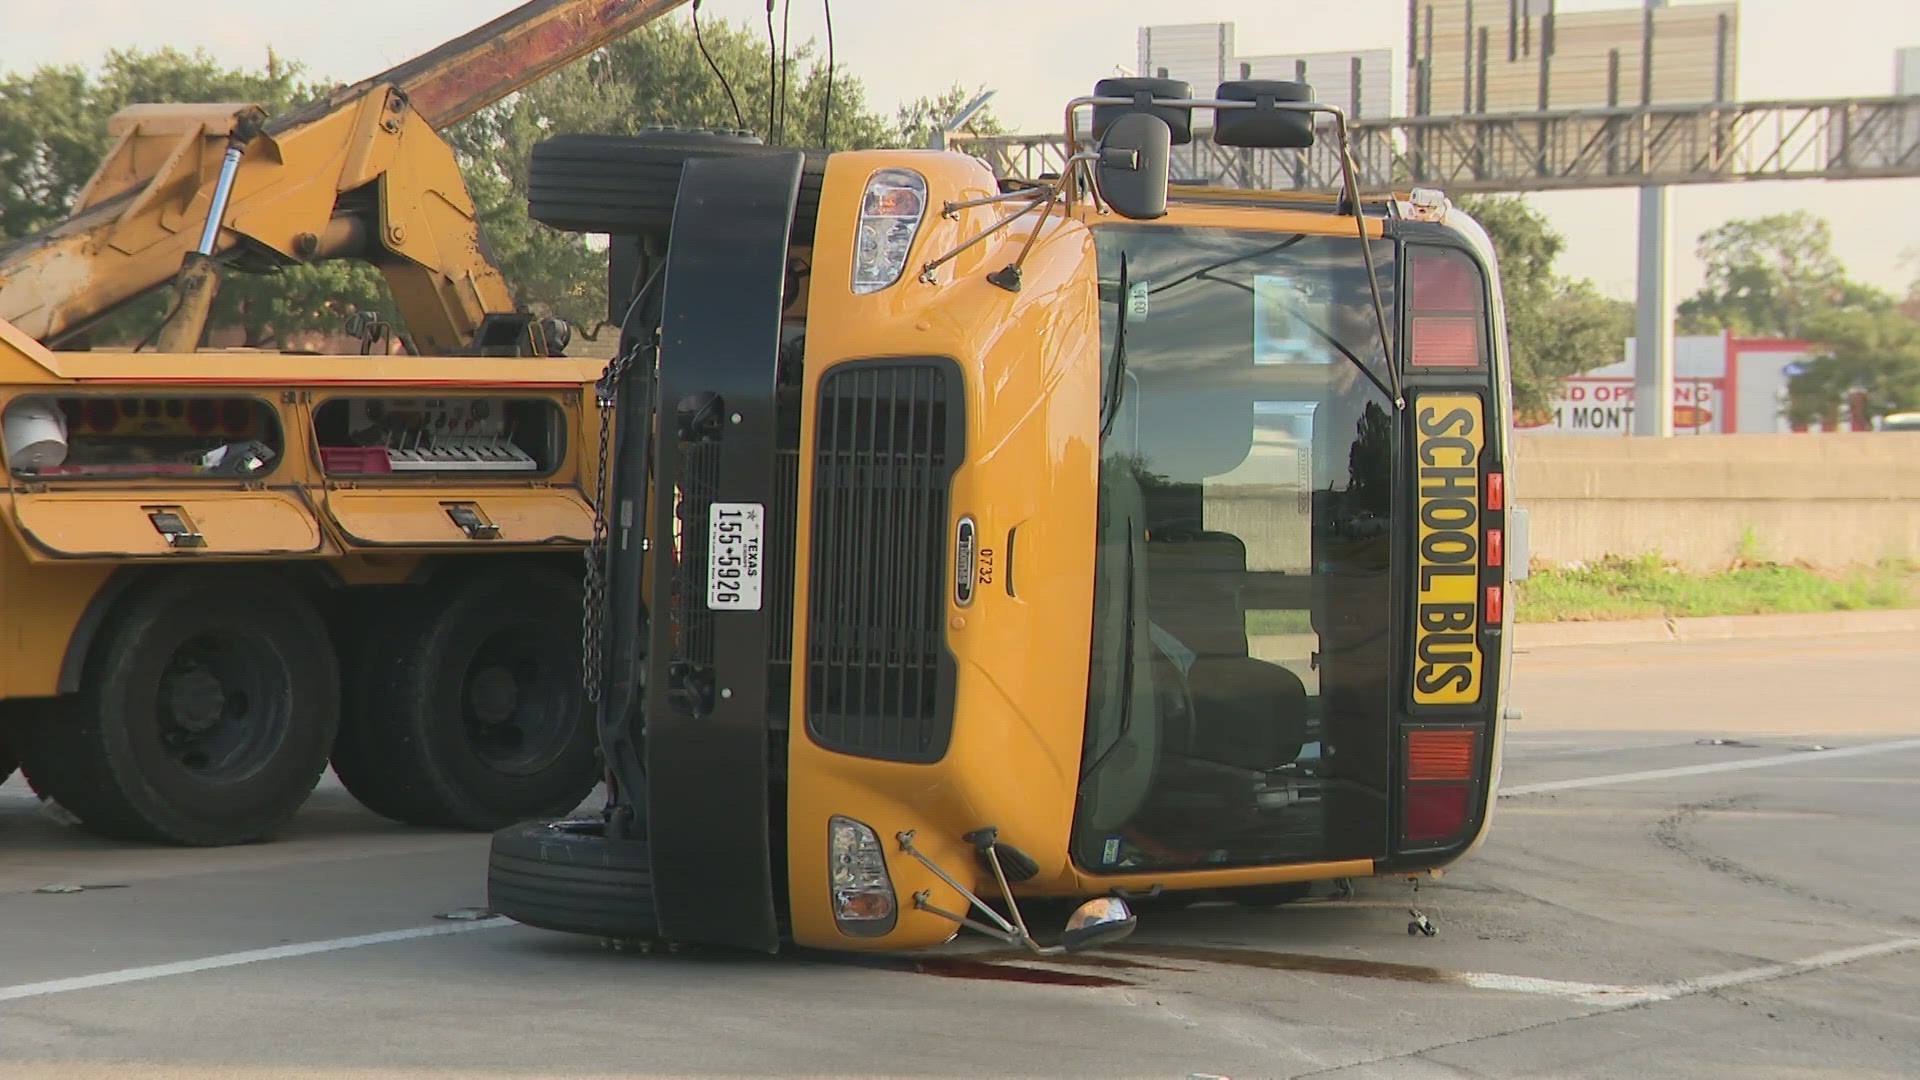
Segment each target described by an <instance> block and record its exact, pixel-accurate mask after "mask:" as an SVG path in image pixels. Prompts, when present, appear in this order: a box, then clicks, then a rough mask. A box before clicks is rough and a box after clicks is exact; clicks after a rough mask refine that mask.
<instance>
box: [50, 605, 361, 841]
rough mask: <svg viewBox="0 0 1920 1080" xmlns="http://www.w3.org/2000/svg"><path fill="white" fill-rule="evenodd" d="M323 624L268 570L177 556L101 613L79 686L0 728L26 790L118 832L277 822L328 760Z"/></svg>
mask: <svg viewBox="0 0 1920 1080" xmlns="http://www.w3.org/2000/svg"><path fill="white" fill-rule="evenodd" d="M339 693H340V692H339V672H338V667H337V665H336V663H335V661H334V655H333V647H332V643H331V642H330V641H329V640H328V637H327V630H326V625H325V623H324V622H323V621H322V620H321V618H320V616H319V613H318V612H317V611H316V610H315V609H314V608H313V606H312V605H311V604H309V603H308V602H307V600H306V599H305V597H303V596H302V595H300V593H298V592H297V591H295V590H294V589H291V588H289V587H287V586H286V585H285V584H284V583H283V582H282V581H281V580H280V579H278V578H276V577H274V576H273V575H271V574H266V573H258V572H252V571H246V570H240V569H232V568H224V569H220V570H206V571H186V572H182V573H178V574H173V575H169V576H166V577H163V578H159V579H156V580H155V581H153V582H151V583H150V584H148V585H146V586H145V587H143V588H140V589H139V590H138V591H136V592H135V593H133V594H132V595H130V596H129V597H128V598H127V599H126V600H125V601H123V603H122V605H121V606H120V607H119V608H118V609H117V610H115V611H114V612H113V613H112V614H111V615H109V616H108V619H107V622H106V624H105V625H104V626H103V627H102V628H101V631H100V636H99V637H98V638H96V639H95V641H94V644H93V648H92V649H91V650H90V651H89V654H88V657H87V666H86V671H85V674H84V677H83V678H82V680H81V690H80V692H79V693H78V694H75V695H72V696H70V697H63V698H56V699H49V700H47V701H44V702H39V703H36V708H35V709H34V710H33V711H32V715H31V719H30V720H27V721H26V722H24V723H21V724H18V725H17V726H16V727H15V728H14V732H13V735H14V740H15V741H14V749H15V752H17V753H18V754H19V757H20V763H21V767H22V770H23V771H24V772H25V773H26V774H27V777H28V779H29V780H30V781H31V782H32V784H33V787H34V790H35V791H37V792H39V793H40V794H41V795H42V796H43V797H45V798H47V799H51V800H53V801H54V802H56V803H58V804H59V805H60V806H62V807H64V808H65V809H66V810H68V811H70V812H71V813H72V814H73V815H74V816H75V817H77V818H79V819H80V822H81V824H82V825H84V826H85V827H86V828H87V829H89V830H91V831H93V832H96V833H99V834H101V835H103V836H107V837H111V838H114V839H120V840H159V841H165V842H170V843H174V844H181V845H188V846H199V847H213V846H220V845H226V844H241V843H247V842H250V841H254V840H259V839H262V838H264V837H266V836H268V835H269V834H271V833H273V832H275V831H276V830H277V829H279V828H280V827H281V826H282V825H284V824H286V822H287V820H288V819H289V818H291V817H292V816H293V814H294V812H295V811H297V810H299V809H300V807H301V805H302V804H303V803H305V802H306V800H307V797H308V795H310V794H312V792H313V788H314V785H315V784H316V783H318V782H319V780H320V774H321V773H322V772H324V771H325V770H326V767H327V748H328V746H329V745H330V744H331V743H332V742H333V735H334V730H335V728H336V726H337V725H338V723H339V714H340V697H339Z"/></svg>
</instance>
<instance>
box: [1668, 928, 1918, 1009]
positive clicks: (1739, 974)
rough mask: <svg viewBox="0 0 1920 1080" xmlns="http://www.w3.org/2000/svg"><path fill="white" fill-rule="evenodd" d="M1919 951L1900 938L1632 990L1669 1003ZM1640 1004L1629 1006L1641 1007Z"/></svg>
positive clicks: (1911, 942)
mask: <svg viewBox="0 0 1920 1080" xmlns="http://www.w3.org/2000/svg"><path fill="white" fill-rule="evenodd" d="M1915 949H1920V937H1900V938H1893V939H1891V940H1888V941H1878V942H1875V943H1873V944H1871V945H1855V946H1853V947H1852V948H1847V949H1834V950H1832V951H1830V952H1823V953H1818V954H1816V955H1814V956H1809V957H1807V958H1806V959H1804V960H1788V961H1786V962H1785V963H1780V964H1762V965H1760V966H1759V967H1750V968H1744V969H1742V970H1740V971H1728V972H1723V973H1721V974H1719V975H1703V976H1701V977H1700V978H1697V979H1680V980H1678V981H1677V982H1670V983H1661V984H1660V985H1658V986H1644V987H1639V988H1637V989H1636V990H1635V993H1636V994H1637V995H1639V997H1640V999H1641V1001H1645V1002H1658V1001H1672V1000H1673V999H1675V998H1683V997H1691V996H1692V995H1694V994H1704V993H1707V992H1709V991H1713V990H1725V989H1727V988H1729V987H1734V986H1749V985H1752V984H1753V983H1760V982H1768V981H1771V980H1773V979H1780V978H1785V977H1786V976H1789V975H1803V974H1805V973H1807V972H1810V971H1821V970H1824V969H1826V968H1831V967H1839V966H1840V965H1842V964H1851V963H1853V962H1855V961H1857V960H1871V959H1873V958H1874V957H1877V956H1892V955H1893V954H1895V953H1903V952H1912V951H1914V950H1915ZM1641 1001H1635V1002H1632V1004H1640V1003H1641Z"/></svg>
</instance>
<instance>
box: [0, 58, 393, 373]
mask: <svg viewBox="0 0 1920 1080" xmlns="http://www.w3.org/2000/svg"><path fill="white" fill-rule="evenodd" d="M301 74H302V73H301V69H300V68H299V66H298V65H290V64H283V63H281V62H280V61H279V59H278V58H277V57H275V56H273V54H271V53H269V54H268V57H267V66H266V68H265V70H263V71H257V72H254V71H245V70H241V69H237V68H224V67H221V66H220V65H218V64H216V63H215V62H214V61H213V60H212V59H210V58H209V57H208V56H207V55H206V54H205V53H202V52H195V53H193V54H191V55H189V54H186V53H181V52H179V51H177V50H174V49H160V50H157V51H153V52H142V51H138V50H133V51H114V52H109V53H108V54H107V57H106V60H105V61H104V62H103V63H102V64H101V66H100V69H99V70H98V72H96V73H91V74H90V73H88V72H86V71H84V70H82V69H80V68H77V67H43V68H39V69H38V70H35V71H33V72H32V73H30V74H26V75H13V76H9V77H7V78H6V79H5V80H4V81H0V244H4V242H5V241H7V240H15V239H19V238H20V237H23V236H27V235H30V234H32V233H34V232H37V231H38V230H40V229H43V228H46V227H47V226H49V225H51V224H53V223H55V222H57V221H59V220H61V219H62V218H64V217H65V216H66V215H67V212H68V210H69V209H70V208H71V207H72V205H73V200H74V198H75V197H76V196H77V195H78V194H79V193H80V189H81V188H82V187H84V186H85V185H86V182H87V179H88V178H89V177H90V176H92V175H93V172H94V170H95V169H96V168H97V167H98V166H99V164H100V160H101V159H102V158H103V157H104V156H105V155H106V152H107V150H108V148H109V147H110V146H111V145H112V138H111V137H110V136H109V135H108V134H107V121H108V119H109V118H111V117H112V116H113V114H114V113H115V112H118V111H119V110H120V109H122V108H125V107H126V106H128V105H131V104H135V103H146V102H211V101H235V102H253V103H256V104H259V105H260V106H262V107H263V108H265V109H266V110H267V111H268V112H269V113H276V112H280V111H283V110H286V109H289V108H294V107H297V106H299V105H302V104H304V103H306V102H307V101H309V100H311V99H312V98H313V96H315V94H316V93H317V92H318V91H319V89H321V88H319V87H315V86H313V85H310V84H307V83H304V82H302V81H301ZM168 302H169V301H168V298H167V296H166V295H165V293H164V291H162V292H160V293H156V294H150V295H148V296H146V297H144V298H142V299H140V300H137V301H134V302H132V303H129V304H127V305H124V306H123V308H122V309H121V310H120V311H119V312H116V313H115V315H114V316H113V317H111V318H109V319H108V320H105V321H104V323H103V324H102V325H101V326H99V327H97V328H96V329H95V331H94V338H95V340H96V341H97V342H101V343H113V344H124V343H128V342H132V341H136V340H139V339H140V338H142V337H144V336H146V334H147V333H148V332H149V331H150V330H152V329H153V327H154V326H155V325H156V324H157V323H158V321H159V320H160V318H161V317H162V316H163V315H164V313H165V310H166V307H167V304H168ZM368 306H371V307H375V308H378V309H380V310H382V311H390V310H392V306H391V300H390V298H389V295H388V293H387V288H386V283H385V282H384V280H382V278H381V277H380V275H379V273H378V272H377V271H375V270H374V269H373V268H372V267H369V266H364V265H361V264H357V263H341V264H334V265H325V266H291V267H286V268H283V269H281V270H279V271H278V272H275V273H271V274H242V273H228V274H227V275H225V279H224V281H223V283H222V285H221V289H220V295H219V297H218V299H217V300H216V301H215V302H214V310H213V314H212V317H211V319H210V322H209V325H210V326H211V327H212V328H214V329H220V328H238V329H240V330H241V331H242V332H243V333H244V341H245V343H246V344H247V345H249V346H256V347H265V346H272V345H279V344H284V343H285V342H284V341H283V340H282V339H283V337H286V336H290V335H291V334H293V333H297V332H300V331H306V330H326V329H336V328H338V326H339V323H340V319H341V316H342V315H343V314H344V313H345V312H347V311H349V310H351V309H353V308H355V307H368Z"/></svg>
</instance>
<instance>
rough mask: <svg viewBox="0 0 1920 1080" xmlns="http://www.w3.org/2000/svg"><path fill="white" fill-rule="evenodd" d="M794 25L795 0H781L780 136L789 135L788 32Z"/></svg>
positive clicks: (783, 137) (790, 101)
mask: <svg viewBox="0 0 1920 1080" xmlns="http://www.w3.org/2000/svg"><path fill="white" fill-rule="evenodd" d="M792 25H793V0H781V4H780V138H781V140H782V141H785V139H786V136H787V110H788V109H789V108H790V107H791V106H792V100H791V99H790V98H788V96H787V66H788V59H789V54H788V52H787V32H788V30H789V29H790V28H791V27H792Z"/></svg>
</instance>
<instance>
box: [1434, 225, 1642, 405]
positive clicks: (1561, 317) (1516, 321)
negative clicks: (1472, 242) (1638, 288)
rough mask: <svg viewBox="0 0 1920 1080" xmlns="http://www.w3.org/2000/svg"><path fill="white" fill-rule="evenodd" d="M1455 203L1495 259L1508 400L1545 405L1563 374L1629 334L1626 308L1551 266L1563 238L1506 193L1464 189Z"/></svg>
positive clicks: (1612, 353)
mask: <svg viewBox="0 0 1920 1080" xmlns="http://www.w3.org/2000/svg"><path fill="white" fill-rule="evenodd" d="M1459 204H1460V206H1461V208H1462V209H1464V210H1466V212H1467V213H1468V214H1470V215H1472V217H1473V218H1474V220H1476V221H1478V222H1479V223H1480V224H1481V226H1482V227H1483V228H1485V229H1486V230H1487V234H1488V236H1490V237H1491V238H1492V240H1493V247H1494V251H1495V252H1496V253H1497V255H1498V257H1499V260H1500V281H1501V286H1502V291H1503V292H1504V293H1505V295H1506V303H1507V336H1508V342H1509V346H1510V349H1511V352H1512V354H1513V396H1514V405H1515V407H1516V408H1517V409H1518V410H1520V411H1521V412H1530V411H1535V410H1540V409H1545V408H1546V407H1547V406H1548V405H1549V404H1550V403H1551V402H1552V400H1553V397H1554V394H1555V393H1556V392H1557V391H1558V390H1559V387H1560V383H1561V382H1562V380H1564V379H1566V378H1567V377H1568V376H1571V375H1578V374H1580V373H1581V372H1583V371H1591V370H1593V369H1594V368H1596V367H1601V366H1604V365H1606V364H1610V363H1612V362H1614V361H1615V360H1617V359H1618V358H1619V356H1620V352H1621V347H1622V343H1623V342H1624V341H1625V340H1626V338H1627V337H1628V336H1629V335H1630V334H1631V333H1632V329H1633V306H1632V305H1631V304H1628V303H1625V302H1624V301H1620V300H1614V299H1611V298H1609V297H1607V296H1605V295H1603V294H1602V293H1601V292H1600V290H1599V289H1598V288H1596V287H1595V286H1594V284H1593V283H1592V282H1590V281H1586V280H1578V281H1576V280H1573V279H1570V278H1567V277H1565V276H1563V275H1561V274H1559V273H1557V272H1555V270H1554V267H1553V264H1554V261H1555V260H1556V259H1558V258H1559V257H1560V253H1561V251H1563V250H1564V249H1565V247H1566V238H1565V237H1563V236H1561V235H1560V234H1559V233H1557V232H1555V231H1554V230H1553V227H1552V226H1550V225H1548V224H1547V219H1546V218H1545V217H1544V216H1543V215H1542V214H1541V213H1540V212H1539V211H1537V210H1535V209H1533V208H1532V207H1531V206H1529V205H1527V203H1526V201H1525V200H1524V199H1521V198H1520V197H1518V196H1514V195H1492V196H1488V195H1470V196H1465V197H1462V198H1461V199H1460V200H1459Z"/></svg>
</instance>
